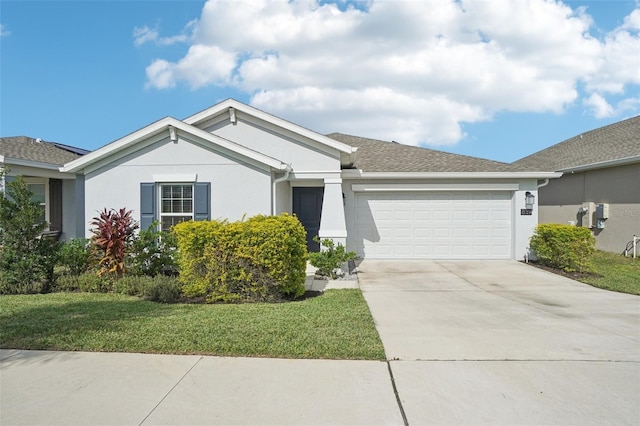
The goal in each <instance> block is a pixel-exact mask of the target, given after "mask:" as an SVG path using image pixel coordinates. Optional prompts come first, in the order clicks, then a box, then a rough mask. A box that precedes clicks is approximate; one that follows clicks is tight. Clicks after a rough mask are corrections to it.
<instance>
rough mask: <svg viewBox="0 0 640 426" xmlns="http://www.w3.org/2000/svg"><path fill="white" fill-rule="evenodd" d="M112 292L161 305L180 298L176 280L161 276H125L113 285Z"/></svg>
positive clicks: (180, 294) (178, 285)
mask: <svg viewBox="0 0 640 426" xmlns="http://www.w3.org/2000/svg"><path fill="white" fill-rule="evenodd" d="M113 291H114V292H115V293H121V294H126V295H129V296H138V297H144V298H146V299H149V300H152V301H155V302H161V303H175V302H177V301H178V300H180V298H181V296H182V292H181V290H180V283H179V282H178V280H177V278H174V277H167V276H163V275H157V276H155V277H150V276H137V275H126V276H124V277H122V278H120V279H119V280H117V281H115V282H114V283H113Z"/></svg>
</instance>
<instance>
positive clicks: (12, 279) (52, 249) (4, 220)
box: [0, 176, 58, 293]
mask: <svg viewBox="0 0 640 426" xmlns="http://www.w3.org/2000/svg"><path fill="white" fill-rule="evenodd" d="M32 197H33V193H32V192H31V191H29V188H28V186H27V183H26V182H25V180H24V179H23V178H22V177H21V176H18V177H17V178H16V179H15V180H14V181H12V182H9V183H7V184H6V185H5V188H4V193H3V192H0V247H1V248H0V269H2V271H3V274H2V280H3V286H2V287H4V288H3V289H2V290H3V292H7V293H29V292H35V291H38V290H39V291H41V292H48V291H49V289H50V286H51V284H52V283H53V280H54V274H53V267H54V265H55V262H56V256H57V248H58V244H57V242H56V241H54V240H51V239H48V238H41V234H42V231H44V230H45V229H46V228H47V223H46V222H41V217H42V209H41V207H40V205H39V203H37V202H36V201H34V200H33V199H32Z"/></svg>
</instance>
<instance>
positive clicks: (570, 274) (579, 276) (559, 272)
mask: <svg viewBox="0 0 640 426" xmlns="http://www.w3.org/2000/svg"><path fill="white" fill-rule="evenodd" d="M522 263H524V262H522ZM527 264H528V265H531V266H534V267H536V268H539V269H544V270H545V271H549V272H552V273H554V274H557V275H562V276H563V277H567V278H571V279H572V280H576V281H582V280H583V279H584V278H588V277H601V276H602V275H599V274H595V273H591V272H577V271H575V272H566V271H564V270H562V269H557V268H552V267H551V266H547V265H542V264H540V263H538V262H529V263H527Z"/></svg>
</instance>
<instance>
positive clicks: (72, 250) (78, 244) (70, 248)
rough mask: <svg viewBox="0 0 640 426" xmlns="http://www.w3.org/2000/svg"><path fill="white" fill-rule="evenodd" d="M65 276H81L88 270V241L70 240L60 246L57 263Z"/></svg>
mask: <svg viewBox="0 0 640 426" xmlns="http://www.w3.org/2000/svg"><path fill="white" fill-rule="evenodd" d="M58 264H59V265H60V266H62V267H63V268H64V271H65V273H66V274H67V275H75V276H78V275H81V274H83V273H85V272H87V270H88V269H89V265H90V262H89V248H88V241H87V240H86V239H84V238H78V239H72V240H69V241H66V242H65V243H63V244H62V247H61V248H60V257H59V263H58Z"/></svg>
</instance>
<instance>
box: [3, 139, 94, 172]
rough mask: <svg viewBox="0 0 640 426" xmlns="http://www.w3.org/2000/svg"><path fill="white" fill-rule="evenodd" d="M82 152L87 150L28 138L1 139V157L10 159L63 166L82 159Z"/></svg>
mask: <svg viewBox="0 0 640 426" xmlns="http://www.w3.org/2000/svg"><path fill="white" fill-rule="evenodd" d="M82 152H85V150H82V149H76V148H73V147H66V148H65V145H60V144H55V143H53V142H45V141H43V140H39V139H33V138H30V137H27V136H11V137H5V138H0V155H3V156H5V157H9V158H17V159H21V160H29V161H37V162H41V163H49V164H58V165H63V164H65V163H68V162H69V161H73V160H75V159H76V158H78V157H80V156H81V155H80V153H82Z"/></svg>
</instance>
